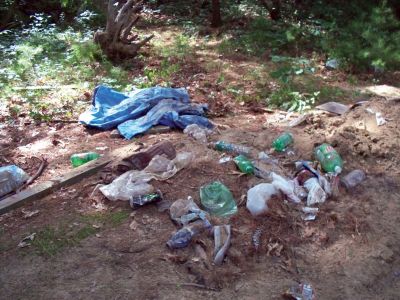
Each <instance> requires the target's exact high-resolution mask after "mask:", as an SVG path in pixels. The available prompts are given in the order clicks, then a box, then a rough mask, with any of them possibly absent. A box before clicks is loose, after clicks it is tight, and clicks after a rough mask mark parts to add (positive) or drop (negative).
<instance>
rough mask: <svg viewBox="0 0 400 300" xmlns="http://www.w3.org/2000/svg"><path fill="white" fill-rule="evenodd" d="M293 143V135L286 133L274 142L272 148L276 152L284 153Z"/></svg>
mask: <svg viewBox="0 0 400 300" xmlns="http://www.w3.org/2000/svg"><path fill="white" fill-rule="evenodd" d="M291 143H293V135H292V134H291V133H290V132H285V133H283V134H281V135H280V136H278V137H277V138H276V139H275V140H274V141H273V142H272V147H273V148H274V149H275V151H277V152H282V151H283V150H285V149H286V147H287V146H289V145H290V144H291Z"/></svg>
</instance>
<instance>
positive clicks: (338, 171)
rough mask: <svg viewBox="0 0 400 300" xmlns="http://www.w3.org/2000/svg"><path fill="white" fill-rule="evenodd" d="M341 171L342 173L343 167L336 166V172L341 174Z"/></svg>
mask: <svg viewBox="0 0 400 300" xmlns="http://www.w3.org/2000/svg"><path fill="white" fill-rule="evenodd" d="M340 173H342V168H341V167H339V166H336V167H335V174H336V175H337V174H340Z"/></svg>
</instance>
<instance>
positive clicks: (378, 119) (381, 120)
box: [375, 112, 386, 126]
mask: <svg viewBox="0 0 400 300" xmlns="http://www.w3.org/2000/svg"><path fill="white" fill-rule="evenodd" d="M375 118H376V124H377V125H378V126H382V125H384V124H386V120H385V118H384V117H383V116H382V114H381V113H380V112H377V113H375Z"/></svg>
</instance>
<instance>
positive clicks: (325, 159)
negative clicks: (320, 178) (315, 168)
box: [314, 144, 343, 175]
mask: <svg viewBox="0 0 400 300" xmlns="http://www.w3.org/2000/svg"><path fill="white" fill-rule="evenodd" d="M314 154H315V157H316V159H317V160H318V161H319V162H320V164H321V166H322V169H324V171H325V172H328V173H334V174H336V175H337V174H339V173H340V172H342V168H343V160H342V158H341V157H340V155H339V153H337V152H336V150H335V149H333V147H332V146H331V145H329V144H322V145H319V146H318V147H316V148H315V150H314Z"/></svg>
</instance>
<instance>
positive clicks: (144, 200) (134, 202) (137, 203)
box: [129, 191, 163, 209]
mask: <svg viewBox="0 0 400 300" xmlns="http://www.w3.org/2000/svg"><path fill="white" fill-rule="evenodd" d="M162 199H163V196H162V193H161V191H156V192H155V193H151V194H145V195H138V196H134V197H131V199H129V205H130V206H131V207H132V208H134V209H135V208H138V207H141V206H143V205H146V204H148V203H154V202H158V201H161V200H162Z"/></svg>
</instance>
